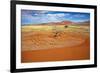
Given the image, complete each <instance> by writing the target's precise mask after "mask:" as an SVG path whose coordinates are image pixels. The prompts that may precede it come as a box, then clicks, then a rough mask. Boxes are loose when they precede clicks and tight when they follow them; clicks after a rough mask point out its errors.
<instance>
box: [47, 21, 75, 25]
mask: <svg viewBox="0 0 100 73" xmlns="http://www.w3.org/2000/svg"><path fill="white" fill-rule="evenodd" d="M71 24H74V22H71V21H61V22H51V23H47V25H71Z"/></svg>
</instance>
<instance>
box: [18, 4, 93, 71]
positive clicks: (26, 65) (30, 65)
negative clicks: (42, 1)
mask: <svg viewBox="0 0 100 73" xmlns="http://www.w3.org/2000/svg"><path fill="white" fill-rule="evenodd" d="M21 9H27V10H28V9H29V10H49V11H50V10H51V11H69V12H84V13H90V16H91V17H90V21H91V22H90V24H91V26H90V60H80V61H57V62H35V63H21V41H20V40H21V32H20V31H21ZM88 64H94V10H93V9H84V8H70V7H52V6H36V5H16V68H17V69H23V68H39V67H54V66H71V65H88Z"/></svg>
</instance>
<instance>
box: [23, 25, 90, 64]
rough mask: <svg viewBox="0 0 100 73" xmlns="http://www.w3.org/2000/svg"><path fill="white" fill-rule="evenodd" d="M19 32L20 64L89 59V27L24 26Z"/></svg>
mask: <svg viewBox="0 0 100 73" xmlns="http://www.w3.org/2000/svg"><path fill="white" fill-rule="evenodd" d="M21 30H22V31H21V45H22V47H21V62H22V63H30V62H48V61H73V60H87V59H90V28H89V25H77V24H74V25H25V26H22V27H21Z"/></svg>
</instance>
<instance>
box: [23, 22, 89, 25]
mask: <svg viewBox="0 0 100 73" xmlns="http://www.w3.org/2000/svg"><path fill="white" fill-rule="evenodd" d="M26 25H28V26H33V25H34V26H37V25H38V26H39V25H85V26H88V25H90V21H84V22H72V21H61V22H50V23H41V24H23V25H22V26H26Z"/></svg>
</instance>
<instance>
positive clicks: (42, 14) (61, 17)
mask: <svg viewBox="0 0 100 73" xmlns="http://www.w3.org/2000/svg"><path fill="white" fill-rule="evenodd" d="M65 20H67V21H72V22H83V21H89V20H90V14H89V13H82V12H81V13H79V12H59V11H44V10H41V11H40V10H21V24H22V25H25V24H41V23H49V22H60V21H65Z"/></svg>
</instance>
